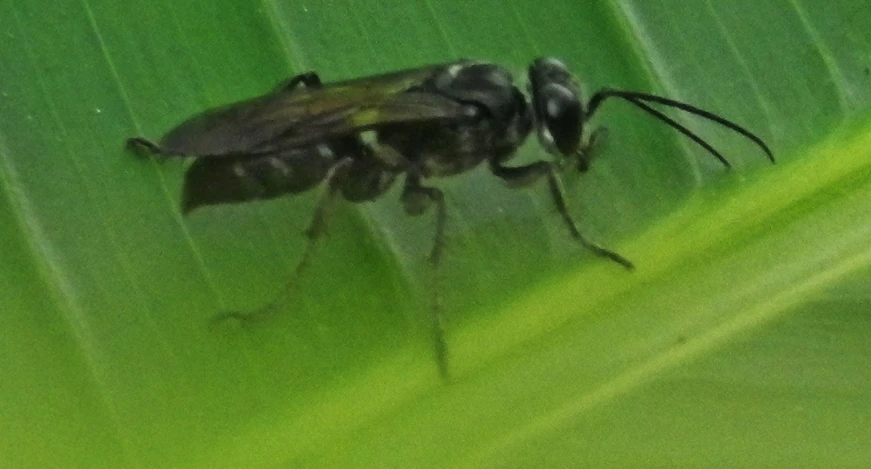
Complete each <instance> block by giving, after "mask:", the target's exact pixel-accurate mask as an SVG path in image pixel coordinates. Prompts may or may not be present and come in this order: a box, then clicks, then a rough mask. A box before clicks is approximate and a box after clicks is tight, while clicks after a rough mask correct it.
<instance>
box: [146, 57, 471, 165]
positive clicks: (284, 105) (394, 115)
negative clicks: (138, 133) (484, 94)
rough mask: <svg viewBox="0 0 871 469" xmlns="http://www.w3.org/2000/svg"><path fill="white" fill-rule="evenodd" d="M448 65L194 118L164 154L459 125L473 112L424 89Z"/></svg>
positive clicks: (255, 149) (273, 97)
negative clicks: (387, 128)
mask: <svg viewBox="0 0 871 469" xmlns="http://www.w3.org/2000/svg"><path fill="white" fill-rule="evenodd" d="M447 66H449V65H439V66H433V67H424V68H419V69H412V70H406V71H402V72H396V73H391V74H387V75H380V76H376V77H367V78H360V79H355V80H350V81H346V82H339V83H333V84H327V85H324V86H323V87H322V88H316V89H309V88H297V89H287V90H279V91H276V92H274V93H271V94H268V95H265V96H261V97H258V98H254V99H251V100H248V101H243V102H240V103H236V104H232V105H229V106H226V107H223V108H218V109H214V110H210V111H207V112H205V113H203V114H200V115H198V116H195V117H193V118H191V119H189V120H187V121H185V122H184V123H182V124H181V125H179V126H178V127H176V128H175V129H173V130H172V131H170V132H169V133H168V134H167V135H166V136H164V138H163V139H162V140H161V146H162V147H164V149H166V150H168V151H170V152H173V153H178V154H181V155H190V156H239V155H263V154H269V153H273V152H276V151H282V150H284V149H287V148H300V147H305V146H308V145H312V144H317V143H321V142H324V141H325V140H328V139H332V138H336V137H341V136H349V135H355V134H357V133H359V132H361V131H364V130H367V129H373V128H377V127H379V126H382V125H389V124H396V123H415V122H418V123H419V122H432V121H442V120H457V119H463V118H467V117H469V116H470V113H471V111H470V109H469V108H468V107H467V106H465V105H463V104H461V103H459V102H457V101H456V100H453V99H450V98H448V97H445V96H442V95H439V94H437V93H434V92H429V91H420V90H419V87H420V86H421V84H422V83H424V82H425V81H426V80H427V79H429V78H431V77H432V76H434V74H436V73H439V72H440V71H442V70H444V67H447Z"/></svg>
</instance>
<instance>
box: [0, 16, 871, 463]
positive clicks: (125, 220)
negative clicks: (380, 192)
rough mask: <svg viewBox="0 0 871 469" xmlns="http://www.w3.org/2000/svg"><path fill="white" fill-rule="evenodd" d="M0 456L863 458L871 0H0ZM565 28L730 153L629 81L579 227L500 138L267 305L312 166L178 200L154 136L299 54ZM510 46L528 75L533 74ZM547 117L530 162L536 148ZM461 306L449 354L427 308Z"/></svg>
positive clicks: (345, 54) (363, 214)
mask: <svg viewBox="0 0 871 469" xmlns="http://www.w3.org/2000/svg"><path fill="white" fill-rule="evenodd" d="M0 41H2V42H0V240H2V245H0V314H2V321H0V322H2V327H0V370H2V379H0V400H2V405H0V428H2V431H0V466H3V467H64V468H70V467H88V468H97V467H106V468H119V467H141V468H153V467H177V468H194V467H211V468H217V467H227V468H237V467H269V468H273V467H274V468H278V467H288V468H289V467H294V468H296V467H312V468H315V467H378V468H386V467H397V468H400V467H402V468H406V467H468V468H480V467H506V468H507V467H608V466H613V467H847V466H853V467H857V466H863V465H865V464H867V461H869V460H871V450H869V448H871V446H869V445H868V444H867V443H868V441H871V425H869V422H871V391H869V390H871V367H868V366H867V365H866V364H865V363H866V361H867V357H868V356H869V352H871V346H869V345H868V344H869V343H871V342H869V340H868V336H869V335H871V296H869V288H868V285H869V282H871V242H869V239H871V210H869V207H871V9H869V8H867V6H865V5H863V3H862V2H857V1H855V0H835V1H828V2H813V1H808V0H797V1H792V2H776V1H762V2H760V1H751V0H734V1H728V2H697V1H685V0H666V1H660V2H647V1H641V0H625V1H584V2H579V1H569V0H539V1H527V0H511V1H507V2H505V1H496V0H483V1H478V2H474V3H468V4H463V3H460V2H453V1H445V0H429V1H423V2H413V1H409V2H402V3H399V2H379V1H374V0H360V1H353V2H352V1H344V2H343V1H333V0H325V1H319V2H314V1H292V0H263V1H259V2H258V1H254V2H242V1H229V0H217V1H201V0H192V1H187V2H177V1H169V0H154V1H148V2H145V1H130V2H118V1H110V0H73V1H68V2H52V1H47V0H30V1H23V0H0ZM542 55H551V56H557V57H561V58H562V59H563V60H564V61H565V62H566V63H567V64H569V66H570V67H571V68H572V69H573V70H574V71H576V72H577V73H578V75H579V76H580V77H581V78H582V80H583V81H584V83H585V85H586V87H587V89H588V91H592V90H594V89H596V88H598V87H602V86H612V87H618V88H625V89H632V90H638V91H647V92H653V93H658V94H662V95H666V96H670V97H673V98H676V99H680V100H684V101H687V102H691V103H695V104H697V105H699V106H700V107H703V108H705V109H710V110H712V111H714V112H717V113H719V114H722V115H724V116H727V117H729V118H731V119H733V120H735V121H737V122H739V123H741V124H743V125H746V126H747V127H748V128H750V129H753V130H754V131H755V132H757V133H759V135H760V136H761V137H763V138H764V139H765V140H766V141H767V142H768V143H769V144H770V145H771V147H772V148H773V150H774V151H775V153H776V155H777V158H778V162H777V164H776V165H770V164H768V163H767V162H766V160H765V158H764V155H763V154H761V153H760V152H759V151H758V149H757V148H755V147H754V146H753V145H752V144H750V143H748V142H746V141H745V140H743V139H742V138H740V137H738V136H736V135H734V134H732V133H730V132H728V131H725V130H724V129H722V128H718V127H717V126H714V125H711V124H710V123H707V122H704V121H701V120H700V119H696V118H692V117H691V116H683V115H679V114H672V115H673V116H674V117H675V118H677V119H679V120H680V122H682V123H684V124H685V125H687V126H688V127H689V128H691V129H692V130H694V131H696V132H698V133H699V134H700V135H702V136H703V137H704V138H705V139H707V140H709V141H710V142H711V143H712V144H713V145H715V146H716V147H717V148H719V149H721V150H722V151H723V153H725V154H726V155H727V157H728V158H729V159H730V161H731V162H732V163H733V166H734V168H733V170H731V171H726V170H725V169H724V168H722V167H721V166H720V165H719V164H718V163H717V162H716V160H714V159H713V158H712V157H710V155H707V154H705V153H704V152H703V151H702V150H701V149H700V148H698V147H697V146H695V145H694V144H693V143H692V142H690V141H688V140H686V139H685V138H683V137H681V136H680V135H679V134H677V133H676V132H674V131H673V130H671V129H669V128H667V127H666V126H664V125H663V124H661V123H659V122H656V121H655V120H653V119H651V118H650V117H649V116H646V115H644V114H643V113H641V112H640V111H638V110H637V109H633V108H631V106H629V105H627V104H625V103H618V102H613V103H607V104H606V106H605V108H603V109H602V111H601V113H600V114H598V115H597V116H596V125H600V126H605V127H607V128H608V129H609V131H610V133H609V140H608V142H607V146H606V148H605V149H604V150H603V151H602V153H601V154H600V155H599V156H598V159H597V160H596V161H595V162H594V166H593V168H592V170H591V171H590V172H589V173H586V174H583V175H580V174H577V175H571V176H569V177H567V180H566V181H565V182H566V184H565V185H566V189H567V191H568V194H569V202H570V205H571V207H570V209H571V212H572V214H573V215H574V216H575V217H577V218H578V220H579V221H580V223H581V225H582V226H583V230H584V233H585V234H586V235H587V236H588V237H590V238H592V239H595V240H598V241H600V242H602V243H603V244H605V245H607V246H609V247H611V248H613V249H614V250H617V251H619V252H620V253H621V254H623V255H625V256H626V257H628V258H630V259H632V260H633V261H634V262H635V263H636V265H637V269H636V270H635V271H634V272H628V271H625V270H623V269H621V268H620V267H619V266H617V265H614V264H612V263H609V262H607V261H605V260H602V259H599V258H595V257H594V256H592V255H590V254H589V253H588V252H587V251H585V250H584V249H582V248H581V247H580V246H578V245H577V244H576V243H575V242H574V241H573V240H572V239H571V238H570V237H569V235H568V233H567V231H566V229H565V227H564V226H563V225H562V224H561V222H560V220H559V217H558V216H557V215H556V214H555V212H554V210H553V207H552V204H551V201H550V199H549V197H548V193H547V189H546V187H544V185H541V186H540V187H532V188H529V189H525V190H510V189H508V188H506V187H505V186H504V185H503V184H501V183H500V182H499V181H498V180H496V179H495V178H494V177H493V176H491V175H490V174H489V173H488V172H487V171H486V169H485V168H481V169H480V170H476V171H472V172H470V173H468V174H465V175H462V176H459V177H455V178H452V179H449V180H443V181H435V182H434V184H436V185H437V186H438V187H440V188H442V189H443V190H444V192H445V194H446V199H447V203H448V209H449V220H448V247H447V252H446V256H445V259H444V263H443V265H442V266H441V267H442V268H441V270H440V271H439V272H438V278H440V279H441V280H440V281H441V285H442V288H441V290H439V289H437V288H436V287H435V285H436V281H437V280H436V279H435V277H434V276H433V273H432V272H431V271H430V270H429V267H428V265H427V263H426V260H425V256H426V253H427V251H428V249H429V247H430V245H431V242H432V237H433V218H432V217H431V216H422V217H416V218H409V217H408V216H407V215H405V214H404V213H403V211H402V207H401V205H400V204H399V203H398V195H399V194H398V191H392V192H391V193H390V194H388V195H387V196H385V197H384V198H383V199H381V200H378V201H376V202H374V203H370V204H364V205H358V206H343V207H341V208H340V209H339V210H337V211H336V213H335V215H334V217H333V218H332V219H331V222H330V235H329V237H328V238H327V239H325V241H324V242H323V243H322V244H321V245H320V246H319V247H318V249H317V250H316V251H315V253H314V254H313V256H312V257H311V263H310V266H309V269H308V270H306V271H305V273H304V275H303V276H302V277H301V278H300V279H299V282H298V283H297V291H296V292H295V294H292V295H290V296H289V297H288V298H287V299H286V301H284V303H283V307H282V308H281V311H280V312H279V314H277V315H275V316H274V317H272V318H271V319H270V320H269V321H267V322H264V323H260V324H257V325H256V326H253V327H249V328H245V327H240V326H238V325H235V324H232V323H224V324H222V325H221V327H209V320H210V318H212V317H213V315H215V314H216V313H217V312H219V311H229V310H246V309H251V308H255V307H256V306H258V305H260V304H263V303H264V302H266V301H268V300H269V299H270V298H271V297H272V296H273V295H275V294H276V293H278V292H281V291H283V290H284V285H285V284H286V282H288V280H289V279H290V278H291V273H292V271H293V269H294V265H295V264H296V262H297V261H298V260H299V259H300V256H301V255H302V253H303V250H304V248H305V238H304V237H303V236H302V231H303V230H304V229H305V227H306V225H307V223H308V221H309V217H310V215H311V212H312V208H313V207H314V204H315V201H316V199H317V191H313V192H312V193H309V194H305V195H302V196H298V197H289V198H284V199H280V200H275V201H270V202H261V203H251V204H247V205H237V206H227V207H213V208H208V209H203V210H199V211H195V212H194V213H192V214H190V215H189V216H187V217H184V218H183V217H182V216H181V215H180V213H179V209H178V203H179V192H180V186H181V178H182V175H183V172H184V169H185V164H186V162H184V161H178V160H176V161H165V162H161V161H157V160H156V159H151V158H137V157H135V155H133V154H131V153H129V152H126V151H125V150H124V149H123V142H124V140H125V139H126V138H127V137H130V136H138V135H141V136H146V137H149V138H157V137H159V136H160V135H161V134H162V133H164V132H165V131H167V130H168V129H170V128H172V127H173V126H174V125H175V124H177V123H178V122H180V121H181V120H183V119H184V118H186V117H188V116H189V115H191V114H194V113H196V112H198V111H201V110H203V109H206V108H208V107H211V106H215V105H219V104H224V103H228V102H232V101H236V100H239V99H243V98H247V97H250V96H254V95H258V94H260V93H263V92H265V91H267V90H269V89H271V88H273V87H274V86H275V84H276V83H278V82H279V81H281V80H283V79H285V78H286V77H288V76H290V75H293V74H295V73H299V72H303V71H308V70H317V71H318V72H320V74H321V76H322V77H323V78H324V79H325V80H328V81H329V80H338V79H343V78H349V77H355V76H365V75H370V74H376V73H380V72H384V71H389V70H397V69H402V68H405V67H412V66H417V65H422V64H428V63H439V62H445V61H451V60H455V59H457V58H461V57H470V58H479V59H485V60H491V61H494V62H497V63H500V64H504V65H505V66H507V67H510V68H511V69H513V70H516V71H517V73H518V76H519V77H520V78H521V79H523V77H522V75H523V72H524V70H525V67H526V65H527V64H528V63H529V62H530V61H531V60H532V59H533V58H534V57H537V56H542ZM524 81H525V79H524ZM545 157H546V155H545V153H544V151H543V150H541V149H540V147H539V146H538V145H537V144H535V143H534V142H530V144H529V145H527V146H525V147H524V148H523V149H522V150H521V152H520V153H519V155H518V156H517V161H518V163H522V162H524V161H534V160H536V159H541V158H545ZM439 291H441V297H440V298H439V302H440V304H441V306H442V311H443V312H444V315H445V321H446V331H447V341H448V345H449V352H450V370H451V380H450V383H446V382H444V381H442V380H441V379H440V378H439V376H438V373H437V370H436V365H435V361H434V358H433V346H432V341H431V336H430V331H429V326H428V324H429V316H428V314H429V312H430V308H431V305H432V304H433V301H434V297H435V296H436V295H437V293H438V292H439Z"/></svg>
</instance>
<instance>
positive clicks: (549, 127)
mask: <svg viewBox="0 0 871 469" xmlns="http://www.w3.org/2000/svg"><path fill="white" fill-rule="evenodd" d="M536 98H537V101H538V102H537V103H536V107H537V109H538V119H539V121H538V125H539V126H540V132H541V133H542V134H543V135H544V134H545V133H546V134H549V136H550V139H551V140H552V141H553V145H554V146H555V147H556V149H557V150H559V152H560V153H561V154H563V155H570V154H572V153H574V152H575V151H577V149H578V144H579V143H580V140H581V119H582V112H583V111H582V108H581V102H580V100H579V99H578V96H577V94H576V93H575V92H573V91H572V90H571V89H569V88H568V87H566V86H564V85H561V84H558V83H549V84H547V85H545V86H543V87H542V88H540V89H539V90H538V93H537V94H536Z"/></svg>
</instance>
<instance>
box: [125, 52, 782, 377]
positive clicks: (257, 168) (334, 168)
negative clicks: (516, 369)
mask: <svg viewBox="0 0 871 469" xmlns="http://www.w3.org/2000/svg"><path fill="white" fill-rule="evenodd" d="M529 92H530V97H529V98H527V97H526V95H524V93H523V92H522V91H521V90H520V89H519V88H518V87H517V86H516V85H515V84H514V82H513V79H512V76H511V74H510V73H509V72H508V71H507V70H506V69H505V68H503V67H500V66H498V65H495V64H491V63H484V62H476V61H470V60H463V61H458V62H455V63H450V64H443V65H435V66H429V67H422V68H417V69H411V70H405V71H400V72H395V73H390V74H385V75H380V76H375V77H365V78H360V79H354V80H349V81H343V82H337V83H329V84H322V83H321V81H320V79H319V78H318V76H317V75H316V74H314V73H307V74H303V75H298V76H296V77H294V78H292V79H291V80H289V81H288V82H287V83H286V84H285V85H283V86H281V87H280V88H279V89H277V90H275V91H273V92H271V93H269V94H266V95H264V96H261V97H257V98H254V99H250V100H247V101H242V102H239V103H235V104H231V105H229V106H225V107H222V108H218V109H214V110H210V111H206V112H205V113H203V114H199V115H196V116H194V117H192V118H190V119H189V120H187V121H186V122H184V123H182V124H181V125H179V126H178V127H176V128H175V129H173V130H171V131H170V132H169V133H168V134H167V135H166V136H164V137H163V138H162V139H161V140H160V143H159V144H156V143H152V142H150V141H148V140H146V139H143V138H131V139H129V140H128V145H129V146H131V147H141V148H145V149H147V150H150V151H151V152H152V153H155V154H158V155H162V156H182V157H192V158H195V161H194V162H193V164H192V165H191V166H190V167H189V169H188V170H187V173H186V175H185V183H184V190H183V197H182V211H183V212H185V213H187V212H189V211H191V210H193V209H195V208H198V207H201V206H206V205H219V204H231V203H240V202H246V201H251V200H259V199H269V198H274V197H278V196H282V195H285V194H296V193H301V192H305V191H308V190H310V189H312V188H314V187H315V186H318V185H324V186H325V188H324V193H323V196H322V198H321V201H320V202H319V203H318V205H317V208H316V210H315V214H314V216H313V219H312V222H311V225H310V226H309V228H308V230H307V231H306V234H307V236H308V238H309V244H308V246H309V248H308V249H307V251H306V254H304V257H303V260H302V261H300V263H299V267H298V268H297V272H296V273H295V277H296V276H298V274H299V273H300V270H301V268H302V266H304V265H305V263H306V259H307V257H308V253H309V251H310V249H311V247H312V246H313V245H314V243H315V242H316V241H317V239H318V238H319V237H320V235H321V234H322V233H323V232H324V227H325V219H326V215H327V213H328V212H329V208H330V207H331V206H332V205H333V204H334V203H335V202H336V201H338V200H347V201H350V202H365V201H371V200H375V199H377V198H378V197H380V196H381V195H382V194H384V193H385V192H386V191H387V190H388V189H389V188H390V187H391V186H392V185H393V184H394V183H395V181H396V179H397V178H398V177H399V176H404V181H403V184H404V189H403V191H402V196H401V199H402V203H403V205H404V208H405V210H406V211H407V212H408V213H409V214H412V215H419V214H421V213H424V212H426V211H427V210H428V209H430V208H431V207H432V208H434V209H435V214H436V226H435V239H434V244H433V248H432V251H431V252H430V256H429V259H430V262H431V263H432V265H433V266H436V265H438V263H439V261H440V259H441V255H442V248H443V244H444V241H443V240H444V229H445V221H446V213H445V203H444V197H443V194H442V192H441V191H440V190H439V189H437V188H435V187H430V186H426V185H424V181H425V180H427V179H429V178H439V177H446V176H453V175H456V174H460V173H463V172H466V171H468V170H470V169H472V168H475V167H477V166H479V165H480V164H482V163H484V162H486V163H487V165H488V167H489V169H490V171H491V172H492V173H493V174H494V175H495V176H497V177H499V178H500V179H502V180H504V181H505V182H507V183H508V184H509V185H511V186H524V185H527V184H529V183H532V182H534V181H536V180H539V179H545V180H546V181H547V183H548V187H549V189H550V194H551V196H552V198H553V201H554V204H555V206H556V208H557V211H558V212H559V214H560V216H561V217H562V219H563V221H564V223H565V224H566V226H567V227H568V229H569V232H570V234H571V235H572V236H573V237H574V238H575V239H576V240H578V241H579V242H580V243H581V244H582V245H584V246H585V247H586V248H587V249H589V250H591V251H592V252H593V253H595V254H596V255H599V256H602V257H606V258H608V259H611V260H612V261H614V262H617V263H619V264H620V265H622V266H624V267H626V268H630V269H631V268H632V267H633V265H632V263H631V262H630V261H629V260H627V259H625V258H624V257H622V256H620V255H619V254H617V253H615V252H613V251H610V250H608V249H606V248H604V247H602V246H599V245H598V244H595V243H593V242H590V241H588V240H587V239H586V238H585V237H584V236H583V235H582V234H581V232H580V230H579V229H578V227H577V224H576V223H575V222H574V220H573V218H572V216H571V215H570V213H569V211H568V209H567V207H566V201H565V197H564V194H563V190H562V186H561V183H560V178H559V174H560V172H561V171H563V170H565V169H566V168H572V169H576V170H579V171H586V170H587V169H588V168H589V164H590V159H591V158H592V156H593V153H594V152H593V151H592V149H593V147H594V146H595V143H596V141H597V140H599V139H601V137H602V136H603V132H601V131H594V132H588V131H587V129H586V124H587V123H588V121H589V120H590V118H591V117H592V116H593V115H594V114H595V113H596V111H597V110H598V109H599V108H600V106H601V104H602V103H604V102H605V101H606V100H608V99H609V98H620V99H622V100H624V101H627V102H629V103H631V104H633V105H635V106H637V107H638V108H640V109H642V110H644V111H645V112H647V113H649V114H651V115H653V116H654V117H656V118H657V119H659V120H661V121H663V122H665V123H666V124H668V125H669V126H671V127H673V128H675V129H676V130H678V131H679V132H681V133H682V134H684V135H686V136H687V137H689V138H690V139H692V140H693V141H694V142H696V143H698V144H699V145H701V146H702V147H703V148H704V149H705V150H707V151H708V152H710V153H711V154H712V155H714V156H715V157H716V158H717V159H718V160H719V161H720V162H722V163H723V164H724V165H725V166H727V167H728V166H729V163H728V161H727V160H726V159H725V158H724V157H723V155H722V154H720V153H719V152H718V151H717V150H715V149H714V148H713V147H712V146H711V145H710V144H708V143H707V142H705V141H704V140H703V139H702V138H701V137H699V136H698V135H696V134H695V133H693V132H692V131H690V130H689V129H687V128H686V127H684V126H683V125H681V124H679V123H678V122H676V121H675V120H673V119H672V118H670V117H668V116H666V115H665V114H663V113H662V112H661V111H659V110H657V109H655V108H653V107H651V105H661V106H665V107H671V108H676V109H679V110H682V111H685V112H688V113H691V114H694V115H697V116H700V117H703V118H706V119H708V120H711V121H714V122H716V123H718V124H720V125H722V126H725V127H727V128H728V129H730V130H732V131H735V132H737V133H739V134H741V135H743V136H744V137H746V138H748V139H750V140H751V141H753V142H754V143H755V144H756V145H758V146H759V147H760V148H761V149H762V151H763V152H764V153H765V154H766V155H767V157H768V158H769V159H770V160H771V161H772V162H773V161H774V158H773V156H772V153H771V151H770V150H769V148H768V147H767V146H766V145H765V143H764V142H763V141H762V140H761V139H760V138H759V137H757V136H756V135H754V134H753V133H751V132H750V131H748V130H746V129H744V128H743V127H741V126H739V125H737V124H735V123H733V122H731V121H728V120H726V119H724V118H722V117H720V116H718V115H715V114H713V113H711V112H708V111H705V110H702V109H699V108H697V107H695V106H692V105H689V104H686V103H682V102H679V101H674V100H671V99H667V98H663V97H660V96H655V95H650V94H645V93H638V92H631V91H621V90H614V89H602V90H599V91H598V92H596V93H594V94H593V95H592V97H591V98H590V99H589V100H588V101H586V102H585V101H584V96H583V94H582V93H581V89H580V86H579V84H578V83H577V81H576V79H575V77H574V76H573V75H572V74H571V73H569V71H568V70H567V69H566V67H565V66H564V65H563V64H562V63H561V62H560V61H558V60H556V59H552V58H541V59H537V60H535V61H534V62H533V63H532V64H531V65H530V67H529ZM533 129H534V130H535V131H536V133H537V134H538V139H539V141H540V142H541V144H542V146H543V147H544V148H545V150H546V151H547V152H548V153H550V154H551V155H552V156H553V157H554V158H553V159H551V160H541V161H537V162H534V163H531V164H526V165H522V166H509V165H508V164H507V163H508V161H509V160H510V159H511V158H512V157H513V156H514V154H515V152H516V150H517V149H518V147H519V146H520V145H521V144H522V143H523V142H524V141H525V140H526V138H527V137H528V135H529V134H530V133H531V132H532V131H533ZM276 304H277V300H276V302H273V303H270V304H268V305H266V306H265V307H263V308H261V309H259V310H257V311H255V312H254V313H249V314H242V313H227V314H224V315H221V316H220V318H228V317H233V318H237V319H245V320H248V319H252V318H256V317H258V316H260V315H262V313H264V312H267V311H271V310H273V309H274V307H275V306H276ZM433 327H434V332H435V337H436V340H435V343H436V354H437V359H438V364H439V368H440V371H441V372H442V374H443V375H446V373H447V368H446V366H447V365H446V363H447V361H446V352H445V345H444V340H443V335H442V329H441V325H440V322H439V314H437V313H435V314H433Z"/></svg>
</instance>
